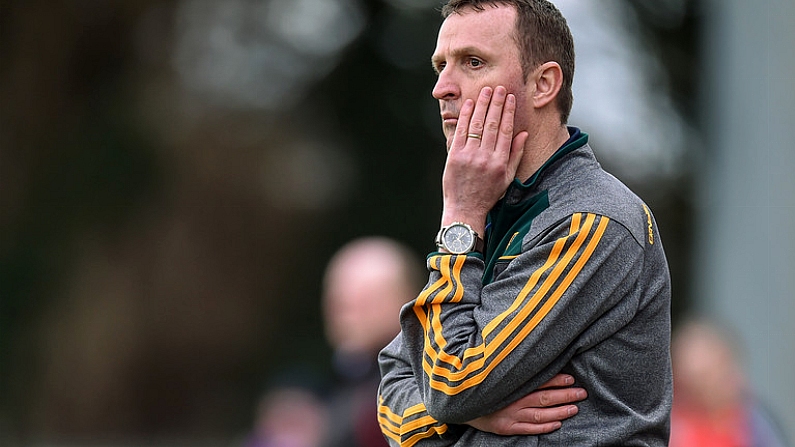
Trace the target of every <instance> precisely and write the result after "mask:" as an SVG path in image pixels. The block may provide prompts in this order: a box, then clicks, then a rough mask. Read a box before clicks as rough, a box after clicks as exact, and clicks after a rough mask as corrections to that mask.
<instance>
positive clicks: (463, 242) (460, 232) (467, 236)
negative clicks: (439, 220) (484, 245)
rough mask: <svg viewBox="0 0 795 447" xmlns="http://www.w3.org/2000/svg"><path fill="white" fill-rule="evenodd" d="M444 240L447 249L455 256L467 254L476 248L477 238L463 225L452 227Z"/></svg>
mask: <svg viewBox="0 0 795 447" xmlns="http://www.w3.org/2000/svg"><path fill="white" fill-rule="evenodd" d="M442 239H443V241H442V242H443V243H444V246H445V248H447V250H448V251H449V252H450V253H454V254H461V253H466V252H468V251H470V250H472V247H474V246H475V236H474V235H473V234H472V231H471V230H470V229H469V228H467V227H465V226H463V225H452V226H451V227H449V228H448V229H447V231H445V232H444V236H443V237H442Z"/></svg>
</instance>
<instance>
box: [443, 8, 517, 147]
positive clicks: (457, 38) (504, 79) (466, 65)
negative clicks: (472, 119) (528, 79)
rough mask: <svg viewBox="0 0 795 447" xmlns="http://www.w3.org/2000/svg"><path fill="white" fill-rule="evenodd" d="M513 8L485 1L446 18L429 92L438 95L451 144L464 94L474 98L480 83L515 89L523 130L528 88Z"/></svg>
mask: <svg viewBox="0 0 795 447" xmlns="http://www.w3.org/2000/svg"><path fill="white" fill-rule="evenodd" d="M515 23H516V10H515V9H514V8H513V7H511V6H497V7H491V6H487V7H486V9H485V10H484V11H476V10H474V9H470V10H465V11H463V13H461V14H452V15H450V16H449V17H448V18H447V19H445V21H444V23H443V24H442V27H441V28H440V29H439V38H438V40H437V42H436V50H435V51H434V53H433V56H432V58H431V61H432V63H433V66H434V69H435V70H436V72H437V73H438V75H439V78H438V79H437V81H436V85H435V86H434V89H433V97H434V98H436V99H438V100H439V109H440V112H441V115H442V131H443V132H444V135H445V137H446V138H447V147H448V149H449V148H450V144H451V141H452V137H453V134H454V132H455V127H456V124H457V123H458V114H459V111H460V109H461V105H462V104H463V103H464V100H466V99H468V98H471V99H473V100H476V99H477V97H478V94H479V93H480V90H481V89H482V88H483V87H485V86H491V87H492V88H493V87H497V86H499V85H502V86H504V87H505V88H506V89H508V93H513V94H514V95H516V103H517V109H516V119H515V121H514V128H515V132H517V133H518V132H520V131H522V130H527V126H528V124H529V122H528V120H529V117H528V110H529V107H528V104H527V98H528V96H529V95H528V92H527V87H528V86H527V85H526V83H525V80H524V77H523V76H522V65H521V61H520V58H519V50H518V47H517V44H516V40H515V39H514V37H513V33H514V29H515Z"/></svg>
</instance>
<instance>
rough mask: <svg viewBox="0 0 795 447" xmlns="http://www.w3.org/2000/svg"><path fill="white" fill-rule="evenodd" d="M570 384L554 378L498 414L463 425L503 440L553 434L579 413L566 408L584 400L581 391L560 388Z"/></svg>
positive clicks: (569, 380)
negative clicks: (564, 421)
mask: <svg viewBox="0 0 795 447" xmlns="http://www.w3.org/2000/svg"><path fill="white" fill-rule="evenodd" d="M573 383H574V378H573V377H571V376H569V375H566V374H558V375H556V376H555V377H553V378H552V379H551V380H550V381H549V382H547V383H545V384H543V385H541V386H540V387H539V388H538V389H537V390H536V391H533V392H532V393H530V394H528V395H527V396H525V397H523V398H521V399H519V400H518V401H516V402H514V403H512V404H511V405H508V406H507V407H505V408H503V409H502V410H499V411H497V412H495V413H492V414H490V415H487V416H483V417H480V418H477V419H475V420H473V421H469V422H468V423H467V424H468V425H470V426H472V427H474V428H476V429H478V430H481V431H485V432H489V433H494V434H498V435H506V436H507V435H538V434H543V433H550V432H553V431H555V430H557V429H559V428H560V427H561V425H562V421H563V420H565V419H568V418H570V417H572V416H574V415H575V414H577V412H578V411H579V410H578V408H577V406H576V405H570V404H572V403H574V402H578V401H581V400H583V399H585V398H586V397H588V393H587V392H586V391H585V390H584V389H582V388H560V387H569V386H571V385H572V384H573ZM566 404H568V405H566Z"/></svg>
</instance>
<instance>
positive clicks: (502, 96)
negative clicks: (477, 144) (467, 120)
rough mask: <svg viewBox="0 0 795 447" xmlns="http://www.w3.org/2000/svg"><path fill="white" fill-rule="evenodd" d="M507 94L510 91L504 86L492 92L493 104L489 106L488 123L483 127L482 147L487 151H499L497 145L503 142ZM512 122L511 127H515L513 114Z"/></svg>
mask: <svg viewBox="0 0 795 447" xmlns="http://www.w3.org/2000/svg"><path fill="white" fill-rule="evenodd" d="M507 94H508V91H507V90H505V87H503V86H497V87H495V88H494V91H493V92H492V95H491V103H490V104H489V110H488V112H487V114H486V122H485V124H484V127H483V144H482V147H484V148H486V149H490V150H494V149H499V147H497V145H498V144H500V140H501V135H500V128H501V126H502V125H503V123H504V121H505V119H506V116H505V114H504V113H503V112H504V111H506V112H507V107H506V103H505V101H506V95H507ZM510 121H511V127H513V114H511V117H510ZM503 144H504V143H503ZM507 147H509V148H510V139H509V140H508V146H507Z"/></svg>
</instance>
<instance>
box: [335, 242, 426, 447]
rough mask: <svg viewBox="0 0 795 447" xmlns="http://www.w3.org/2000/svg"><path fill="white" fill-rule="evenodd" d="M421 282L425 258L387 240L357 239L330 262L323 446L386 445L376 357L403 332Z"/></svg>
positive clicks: (362, 446)
mask: <svg viewBox="0 0 795 447" xmlns="http://www.w3.org/2000/svg"><path fill="white" fill-rule="evenodd" d="M423 281H424V275H423V269H422V262H421V259H420V258H419V257H417V256H415V255H414V254H413V253H412V252H411V251H410V250H409V249H408V248H407V247H405V246H404V245H403V244H401V243H399V242H397V241H394V240H392V239H389V238H385V237H377V236H373V237H363V238H359V239H355V240H353V241H351V242H349V243H347V244H346V245H344V246H343V247H341V248H340V249H339V250H338V251H337V252H336V253H335V254H334V256H333V257H332V258H331V260H330V261H329V264H328V266H327V267H326V272H325V275H324V280H323V299H322V303H323V317H324V323H325V331H326V337H327V339H328V341H329V344H330V345H331V347H332V349H333V351H334V352H333V368H334V373H335V376H336V381H335V384H334V386H333V387H332V390H331V401H330V415H331V421H330V425H329V427H330V430H329V436H328V440H327V442H326V443H325V444H324V446H325V447H379V446H387V443H386V441H385V440H384V437H383V435H382V434H381V430H380V429H379V426H378V421H377V417H376V414H377V412H376V394H377V390H378V382H379V379H380V375H379V371H378V360H377V357H378V352H379V351H380V350H381V348H383V347H384V346H385V345H386V344H387V343H389V341H390V340H392V338H394V337H395V335H396V334H397V333H398V332H399V331H400V325H399V320H398V315H399V314H400V308H401V306H403V304H405V303H407V302H408V301H410V300H411V299H412V298H414V297H415V296H416V295H417V293H418V292H419V290H420V289H421V288H422V284H423Z"/></svg>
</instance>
